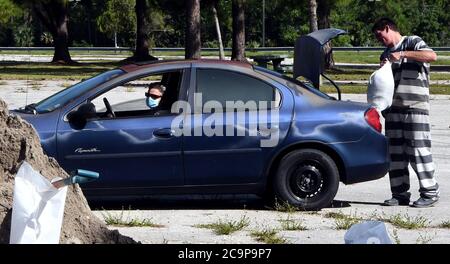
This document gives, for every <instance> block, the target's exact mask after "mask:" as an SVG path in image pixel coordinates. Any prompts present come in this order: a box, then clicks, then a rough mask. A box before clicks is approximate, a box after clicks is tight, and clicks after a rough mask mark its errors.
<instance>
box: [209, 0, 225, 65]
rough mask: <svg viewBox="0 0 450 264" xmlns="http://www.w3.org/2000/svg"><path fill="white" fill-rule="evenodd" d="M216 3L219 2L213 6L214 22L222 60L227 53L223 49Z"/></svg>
mask: <svg viewBox="0 0 450 264" xmlns="http://www.w3.org/2000/svg"><path fill="white" fill-rule="evenodd" d="M216 4H217V2H216V3H214V4H213V5H212V6H211V9H212V12H213V15H214V23H215V24H216V32H217V41H218V42H219V58H220V59H221V60H224V59H225V54H224V51H223V43H222V34H221V33H220V24H219V17H218V16H217V8H216Z"/></svg>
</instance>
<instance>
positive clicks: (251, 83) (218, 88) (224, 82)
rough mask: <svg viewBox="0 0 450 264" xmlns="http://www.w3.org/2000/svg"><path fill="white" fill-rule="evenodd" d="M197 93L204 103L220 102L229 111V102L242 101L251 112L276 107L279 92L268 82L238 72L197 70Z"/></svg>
mask: <svg viewBox="0 0 450 264" xmlns="http://www.w3.org/2000/svg"><path fill="white" fill-rule="evenodd" d="M196 92H197V93H201V94H202V102H203V104H205V103H206V102H211V101H215V102H219V103H220V104H221V105H222V106H223V107H224V110H226V111H228V110H231V109H228V107H227V102H238V101H242V102H243V103H245V104H247V106H248V107H246V108H247V109H249V110H256V109H268V108H273V107H276V106H277V105H276V104H277V101H278V104H279V98H278V100H277V95H278V94H277V91H276V89H275V88H274V87H272V86H271V85H269V84H268V83H266V82H263V81H261V80H258V79H256V78H254V77H251V76H248V75H245V74H241V73H238V72H233V71H228V70H219V69H198V70H197V90H196ZM278 97H279V96H278Z"/></svg>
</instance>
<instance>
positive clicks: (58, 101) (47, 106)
mask: <svg viewBox="0 0 450 264" xmlns="http://www.w3.org/2000/svg"><path fill="white" fill-rule="evenodd" d="M124 73H125V72H124V71H122V70H120V69H115V70H111V71H107V72H104V73H101V74H99V75H96V76H94V77H92V78H89V79H87V80H85V81H82V82H79V83H77V84H75V85H72V86H70V87H68V88H66V89H64V90H62V91H60V92H58V93H56V94H54V95H52V96H50V97H47V98H46V99H44V100H42V101H40V102H39V103H37V104H35V105H32V107H33V108H34V109H35V110H36V112H37V113H47V112H51V111H53V110H55V109H57V108H59V107H61V106H63V105H65V104H67V103H68V102H69V101H71V100H72V99H74V98H76V97H78V96H79V95H81V94H83V93H85V92H86V91H88V90H90V89H92V88H94V87H96V86H98V85H100V84H102V83H105V82H106V81H108V80H111V79H112V78H115V77H117V76H119V75H122V74H124Z"/></svg>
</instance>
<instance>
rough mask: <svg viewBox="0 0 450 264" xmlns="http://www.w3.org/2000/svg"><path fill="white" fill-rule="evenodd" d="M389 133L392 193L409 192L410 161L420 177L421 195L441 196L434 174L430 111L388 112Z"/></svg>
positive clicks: (403, 193)
mask: <svg viewBox="0 0 450 264" xmlns="http://www.w3.org/2000/svg"><path fill="white" fill-rule="evenodd" d="M386 136H387V137H388V138H389V154H390V157H391V164H390V170H389V179H390V182H391V191H392V193H393V195H394V196H403V195H406V194H408V195H409V193H408V190H409V187H410V183H409V171H408V164H411V167H412V168H413V169H414V171H415V173H416V174H417V177H418V178H419V186H420V189H419V192H420V194H421V196H422V197H436V196H438V195H439V185H438V183H437V181H436V179H435V177H434V171H435V166H434V163H433V158H432V154H431V132H430V122H429V116H428V114H427V113H422V112H413V111H408V112H406V111H395V110H394V111H392V110H391V111H389V112H388V113H387V115H386Z"/></svg>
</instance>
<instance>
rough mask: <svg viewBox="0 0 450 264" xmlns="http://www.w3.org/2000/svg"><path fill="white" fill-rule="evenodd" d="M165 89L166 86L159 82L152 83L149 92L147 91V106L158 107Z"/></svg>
mask: <svg viewBox="0 0 450 264" xmlns="http://www.w3.org/2000/svg"><path fill="white" fill-rule="evenodd" d="M165 91H166V87H165V86H164V85H162V84H161V83H159V82H157V83H152V84H150V85H149V87H148V92H146V93H145V97H146V100H145V103H146V104H147V106H148V107H149V108H150V109H156V108H157V107H158V105H159V102H160V101H161V97H162V96H163V94H164V92H165Z"/></svg>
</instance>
